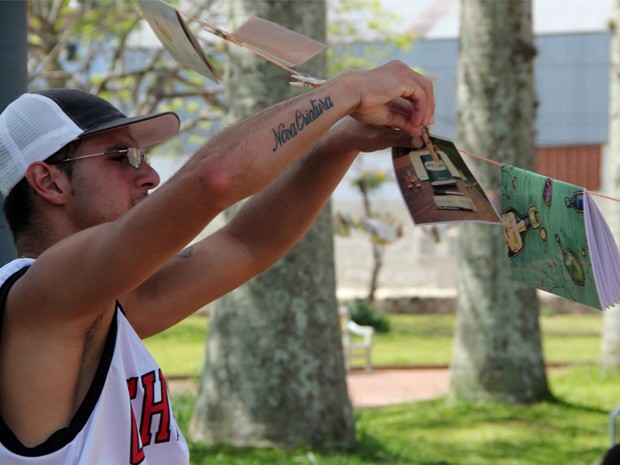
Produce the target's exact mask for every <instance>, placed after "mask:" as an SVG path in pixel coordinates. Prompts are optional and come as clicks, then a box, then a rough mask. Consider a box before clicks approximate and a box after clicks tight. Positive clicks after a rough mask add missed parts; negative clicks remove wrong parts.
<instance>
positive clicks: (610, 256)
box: [501, 165, 620, 309]
mask: <svg viewBox="0 0 620 465" xmlns="http://www.w3.org/2000/svg"><path fill="white" fill-rule="evenodd" d="M501 206H502V219H503V220H504V236H505V238H506V244H507V247H508V258H509V259H510V266H511V268H512V273H513V276H514V278H515V279H517V280H519V281H521V282H523V283H525V284H528V285H530V286H533V287H536V288H538V289H542V290H544V291H547V292H550V293H552V294H556V295H559V296H561V297H565V298H567V299H570V300H573V301H575V302H580V303H583V304H586V305H589V306H591V307H594V308H598V309H605V308H608V307H612V306H614V305H615V304H616V303H618V302H620V253H619V252H618V247H617V246H616V243H615V240H614V238H613V236H612V234H611V231H610V230H609V227H608V226H607V223H606V222H605V219H604V218H603V215H602V214H601V212H600V210H599V209H598V207H597V206H596V204H595V202H594V200H593V199H592V196H591V195H589V194H588V191H587V190H586V189H584V188H583V187H579V186H575V185H573V184H569V183H566V182H563V181H558V180H555V179H551V178H548V177H546V176H543V175H540V174H537V173H532V172H531V171H527V170H523V169H521V168H516V167H514V166H509V165H503V166H502V178H501Z"/></svg>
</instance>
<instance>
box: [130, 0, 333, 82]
mask: <svg viewBox="0 0 620 465" xmlns="http://www.w3.org/2000/svg"><path fill="white" fill-rule="evenodd" d="M138 5H139V6H140V9H141V10H142V13H143V14H144V18H145V19H146V20H147V21H148V23H149V25H150V26H151V28H152V29H153V31H154V32H155V34H156V35H157V37H158V39H159V40H160V41H161V43H162V44H163V46H164V47H165V48H166V50H168V52H169V53H170V55H172V57H173V58H174V59H175V60H177V61H178V62H179V63H181V64H182V65H184V66H187V67H188V68H191V69H193V70H194V71H196V72H198V73H200V74H202V75H204V76H206V77H208V78H209V79H211V80H213V81H216V82H219V81H220V80H221V79H222V77H221V74H220V73H219V72H218V70H217V69H216V68H215V67H214V66H213V64H212V63H211V61H210V60H209V58H208V56H207V55H206V54H205V52H204V51H203V49H202V48H201V47H200V44H199V42H198V40H197V39H196V36H195V35H194V34H193V33H192V32H191V30H190V29H189V27H188V26H187V23H186V22H185V21H184V19H183V16H186V17H187V18H190V19H192V20H194V21H196V22H197V23H199V24H200V26H201V27H202V28H203V29H204V30H206V31H208V32H209V33H211V34H214V35H215V36H217V37H219V38H221V39H224V40H226V41H228V42H231V43H233V44H235V45H237V46H240V47H243V48H246V49H248V50H250V51H251V52H253V53H254V54H256V55H258V56H260V57H261V58H264V59H265V60H267V61H269V62H271V63H273V64H275V65H277V66H279V67H281V68H283V69H285V70H286V71H288V72H290V73H291V74H292V75H293V77H294V78H295V79H297V82H295V83H294V84H293V83H291V84H293V85H299V86H308V87H318V86H320V85H321V84H322V83H324V82H325V81H323V80H322V79H318V78H314V77H312V76H308V75H306V74H303V73H300V72H299V71H296V70H294V69H292V68H291V66H297V65H300V64H302V63H305V62H306V61H308V60H309V59H310V58H312V57H313V56H315V55H316V54H317V53H319V52H320V51H321V50H323V49H324V48H325V44H323V43H321V42H318V41H316V40H314V39H311V38H310V37H306V36H304V35H302V34H299V33H297V32H295V31H291V30H290V29H287V28H285V27H283V26H280V25H279V24H276V23H273V22H271V21H267V20H266V19H262V18H249V19H248V20H247V21H245V22H244V23H243V24H242V25H241V26H239V27H238V28H237V29H235V31H234V32H232V33H228V32H226V31H224V30H222V29H220V28H218V27H217V26H215V25H213V24H210V23H208V22H207V21H204V20H202V19H197V18H192V17H190V16H188V15H186V14H185V13H183V12H182V11H181V10H179V9H177V8H174V7H173V6H171V5H169V4H167V3H165V2H163V1H161V0H138Z"/></svg>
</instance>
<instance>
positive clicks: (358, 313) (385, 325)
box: [350, 300, 390, 333]
mask: <svg viewBox="0 0 620 465" xmlns="http://www.w3.org/2000/svg"><path fill="white" fill-rule="evenodd" d="M350 313H351V319H352V320H353V321H354V322H356V323H357V324H358V325H363V326H372V327H373V328H375V331H377V332H378V333H387V332H389V331H390V319H389V318H388V316H387V315H386V314H385V313H383V312H382V311H381V310H379V309H378V308H377V307H376V306H374V305H373V304H371V303H370V302H368V301H367V300H356V301H355V302H353V304H351V306H350Z"/></svg>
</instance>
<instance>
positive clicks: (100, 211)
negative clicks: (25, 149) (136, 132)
mask: <svg viewBox="0 0 620 465" xmlns="http://www.w3.org/2000/svg"><path fill="white" fill-rule="evenodd" d="M136 146H137V144H136V142H135V141H134V140H133V138H132V137H131V136H130V135H129V132H128V131H127V129H126V128H121V129H118V130H115V131H109V132H106V133H102V134H98V135H94V136H91V137H88V138H85V139H84V140H83V142H82V144H81V145H80V149H79V150H78V152H77V153H76V155H75V156H76V157H79V156H82V155H90V154H97V153H102V152H108V151H111V152H113V151H114V150H118V149H125V148H127V147H136ZM69 163H73V167H72V175H71V180H70V182H71V188H72V193H71V196H70V201H69V203H68V204H67V208H68V214H70V215H71V217H72V220H73V222H74V223H75V224H76V226H77V227H78V228H79V229H84V228H87V227H90V226H95V225H97V224H100V223H104V222H108V221H114V220H116V219H117V218H119V217H120V216H121V215H123V214H125V213H126V212H127V211H128V210H129V209H130V208H131V207H133V206H134V205H136V204H137V203H138V202H140V201H141V200H143V199H144V198H146V197H147V196H148V193H149V191H150V190H151V189H153V188H155V187H156V186H157V185H158V184H159V181H160V179H159V175H158V174H157V172H156V171H155V170H154V169H153V168H151V167H150V166H149V165H148V164H147V163H146V162H145V161H142V163H141V164H140V167H139V168H138V169H136V168H134V167H133V166H131V165H130V164H129V162H128V159H127V155H126V153H117V154H111V155H102V156H96V157H91V158H83V159H78V160H73V161H70V162H69Z"/></svg>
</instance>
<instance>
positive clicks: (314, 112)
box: [271, 96, 334, 152]
mask: <svg viewBox="0 0 620 465" xmlns="http://www.w3.org/2000/svg"><path fill="white" fill-rule="evenodd" d="M310 105H311V108H310V109H307V110H297V111H296V112H295V121H293V122H291V123H288V125H287V124H285V123H280V124H279V125H278V127H277V128H275V129H274V128H272V129H271V130H272V131H273V137H274V146H273V148H272V149H271V151H272V152H275V151H276V150H278V149H279V148H280V147H282V146H283V145H284V144H286V143H287V142H288V141H289V140H291V139H292V138H293V137H295V136H297V135H298V134H299V133H300V132H301V131H303V130H304V128H305V127H306V126H308V125H309V124H312V123H313V122H314V121H316V120H317V119H318V118H319V117H320V116H321V115H322V114H323V112H326V111H328V110H330V109H331V108H333V107H334V102H333V101H332V98H331V97H330V96H327V97H325V99H311V100H310Z"/></svg>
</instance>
